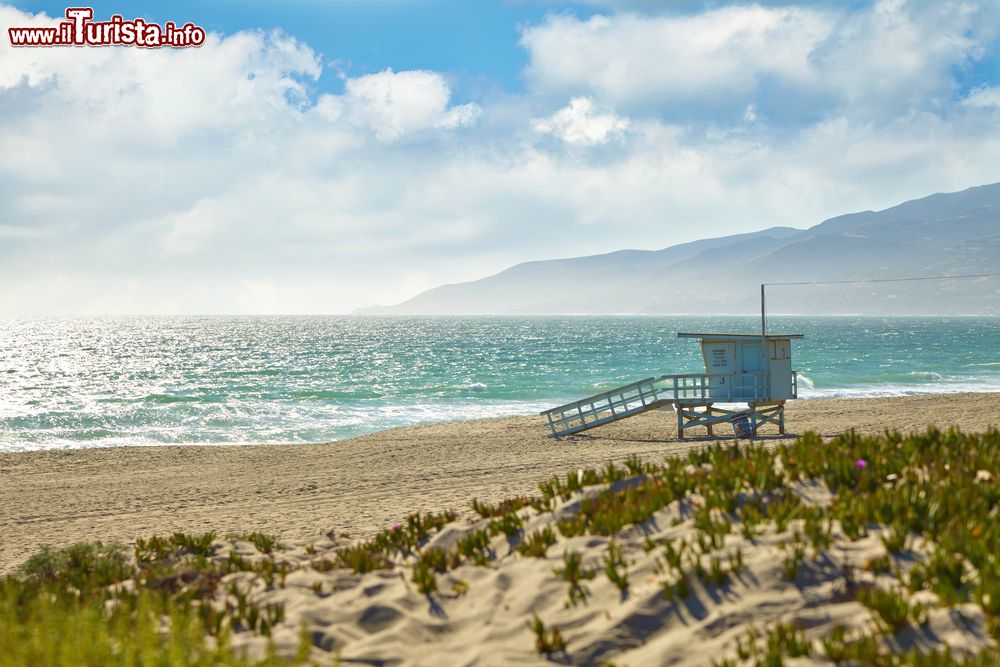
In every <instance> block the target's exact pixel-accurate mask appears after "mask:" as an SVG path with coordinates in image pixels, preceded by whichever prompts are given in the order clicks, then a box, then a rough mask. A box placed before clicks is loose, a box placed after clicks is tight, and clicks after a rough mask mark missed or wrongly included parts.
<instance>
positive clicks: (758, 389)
mask: <svg viewBox="0 0 1000 667" xmlns="http://www.w3.org/2000/svg"><path fill="white" fill-rule="evenodd" d="M740 347H741V348H742V355H741V357H740V361H741V362H742V366H743V368H742V370H743V371H745V372H746V375H745V376H743V377H742V378H740V380H741V385H742V386H741V391H740V398H741V399H742V400H744V401H752V400H754V399H763V398H764V397H765V396H766V394H767V384H766V381H765V379H764V378H763V377H761V376H758V375H754V373H756V372H757V371H763V370H767V369H766V368H764V361H763V360H762V359H761V356H760V350H761V348H760V343H743V345H741V346H740Z"/></svg>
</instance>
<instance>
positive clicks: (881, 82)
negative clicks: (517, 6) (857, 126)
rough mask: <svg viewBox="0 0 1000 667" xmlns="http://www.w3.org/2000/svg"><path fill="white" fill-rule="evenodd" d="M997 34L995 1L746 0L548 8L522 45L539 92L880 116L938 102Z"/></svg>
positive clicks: (668, 108)
mask: <svg viewBox="0 0 1000 667" xmlns="http://www.w3.org/2000/svg"><path fill="white" fill-rule="evenodd" d="M998 32H1000V5H997V4H996V3H994V2H985V1H984V2H968V1H965V0H952V1H947V2H923V1H920V0H910V1H906V0H878V1H877V2H875V3H874V4H873V5H872V6H870V7H867V8H863V9H861V10H858V11H854V12H849V11H843V10H842V11H837V10H836V9H835V8H822V7H819V8H817V7H763V6H760V5H748V6H735V7H724V8H720V9H714V10H709V11H704V12H701V13H697V14H688V15H661V16H657V15H653V16H650V15H639V14H631V13H623V14H613V15H609V16H604V15H595V16H593V17H591V18H589V19H586V20H581V19H579V18H576V17H574V16H571V15H555V16H551V17H549V18H548V19H547V20H546V21H544V22H543V23H541V24H540V25H536V26H530V27H528V28H525V29H524V30H523V33H522V37H521V43H522V45H523V46H524V47H525V48H526V49H527V50H528V54H529V57H530V64H529V66H528V69H527V75H528V80H529V81H530V83H531V85H532V86H533V89H534V90H535V91H536V92H539V93H554V94H564V95H565V94H581V93H586V94H589V95H591V96H592V97H594V98H595V99H597V100H599V101H603V102H607V103H612V104H615V105H616V106H617V107H619V108H622V109H626V110H635V109H643V110H646V111H649V110H651V109H655V110H657V111H658V112H660V113H663V114H665V115H666V116H668V117H669V116H672V115H677V114H678V113H679V111H680V112H683V111H685V110H688V111H690V109H692V108H694V109H702V110H706V109H707V110H710V111H722V112H725V111H730V112H731V116H732V117H737V116H738V115H739V114H741V113H743V111H744V110H745V109H746V108H747V105H748V104H751V103H757V104H758V108H762V107H763V106H764V104H765V103H767V102H770V103H771V104H772V105H774V104H776V103H785V102H789V103H790V104H789V105H788V106H789V107H791V108H793V109H794V108H795V107H800V108H801V109H802V115H803V116H804V117H807V118H815V116H816V115H817V112H827V113H830V112H837V111H840V112H844V113H849V114H855V115H866V116H869V117H871V118H873V119H875V120H879V121H884V120H886V119H888V118H892V117H894V116H895V115H898V114H905V113H908V112H909V111H910V110H912V109H914V108H918V109H926V108H940V107H941V106H942V105H945V104H947V102H948V100H949V99H950V98H951V97H953V95H954V80H953V69H954V68H961V67H966V66H968V65H969V64H970V63H972V62H974V61H976V60H977V59H980V58H982V57H984V55H986V54H987V53H988V51H989V49H990V48H991V46H990V45H992V44H994V43H995V41H996V39H997V35H998ZM779 100H780V102H779ZM784 111H785V112H788V108H787V107H786V109H785V110H784ZM709 117H711V116H709Z"/></svg>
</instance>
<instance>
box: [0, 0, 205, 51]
mask: <svg viewBox="0 0 1000 667" xmlns="http://www.w3.org/2000/svg"><path fill="white" fill-rule="evenodd" d="M66 18H67V19H68V20H67V21H60V22H59V25H57V26H54V27H48V28H40V27H39V28H34V27H33V28H7V34H8V36H9V37H10V44H11V46H142V47H145V48H149V49H155V48H159V47H162V46H171V47H179V48H180V47H186V46H201V45H202V44H204V43H205V29H204V28H201V27H199V26H196V25H194V24H193V23H185V24H184V25H183V26H182V27H179V28H178V27H177V24H175V23H174V22H173V21H167V22H166V23H165V24H163V25H162V26H160V25H159V24H157V23H147V22H146V21H144V20H143V19H132V20H131V21H126V20H125V19H124V18H122V17H121V16H120V15H118V14H115V15H114V16H112V17H111V20H109V21H92V20H91V19H93V18H94V10H93V9H92V8H91V7H68V8H67V9H66Z"/></svg>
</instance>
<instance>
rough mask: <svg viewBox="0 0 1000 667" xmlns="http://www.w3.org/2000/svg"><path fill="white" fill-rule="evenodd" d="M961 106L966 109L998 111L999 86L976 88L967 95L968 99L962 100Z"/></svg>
mask: <svg viewBox="0 0 1000 667" xmlns="http://www.w3.org/2000/svg"><path fill="white" fill-rule="evenodd" d="M962 104H963V105H965V106H968V107H980V108H984V109H989V108H993V109H1000V86H981V87H979V88H976V89H975V90H973V91H972V92H970V93H969V95H968V97H966V98H965V99H964V100H962Z"/></svg>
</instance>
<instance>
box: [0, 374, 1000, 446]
mask: <svg viewBox="0 0 1000 667" xmlns="http://www.w3.org/2000/svg"><path fill="white" fill-rule="evenodd" d="M967 394H968V395H993V394H997V395H1000V389H998V388H996V387H993V386H992V385H991V386H990V387H989V388H987V389H966V390H963V391H921V392H914V393H905V392H904V393H896V394H879V393H874V394H861V395H847V396H842V395H829V396H827V395H820V396H807V397H803V396H800V397H798V398H797V399H792V400H790V401H789V402H788V406H789V408H788V409H790V408H791V406H793V405H794V404H797V403H814V402H817V401H819V402H825V401H852V400H865V401H867V400H887V399H920V398H927V397H948V396H957V395H967ZM571 400H576V399H571ZM567 402H569V401H567ZM557 404H558V400H556V399H553V400H552V401H549V402H546V403H544V404H540V405H544V406H548V407H552V406H554V405H557ZM717 405H720V406H725V405H741V404H739V403H734V404H726V403H718V404H717ZM537 416H538V411H532V412H516V413H512V414H502V415H498V416H489V417H464V418H444V419H440V420H437V419H432V420H428V421H423V422H417V423H412V424H401V425H398V426H386V427H383V428H377V429H376V430H374V431H369V432H366V433H358V434H355V435H348V436H345V437H343V438H339V439H334V440H317V441H311V442H289V441H286V442H143V443H136V444H127V445H117V444H111V445H106V444H97V445H75V444H71V445H60V446H56V447H51V448H38V449H15V450H3V449H0V457H2V456H9V455H14V456H17V455H22V454H37V453H41V452H66V451H88V450H100V449H131V448H142V449H148V448H154V447H313V446H326V445H333V444H336V443H341V442H347V441H350V440H355V439H358V438H367V437H371V436H375V435H378V434H380V433H386V432H389V431H396V430H399V429H409V428H419V427H422V426H441V425H444V424H461V423H464V422H469V421H483V420H490V419H511V418H533V417H537Z"/></svg>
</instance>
